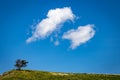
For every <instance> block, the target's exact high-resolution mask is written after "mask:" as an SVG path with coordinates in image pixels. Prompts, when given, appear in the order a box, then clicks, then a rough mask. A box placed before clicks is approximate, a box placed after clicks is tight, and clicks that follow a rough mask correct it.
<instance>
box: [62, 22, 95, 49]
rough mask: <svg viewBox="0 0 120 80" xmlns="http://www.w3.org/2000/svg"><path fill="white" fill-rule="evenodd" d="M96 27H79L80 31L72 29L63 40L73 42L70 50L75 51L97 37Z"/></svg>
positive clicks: (64, 35) (65, 34)
mask: <svg viewBox="0 0 120 80" xmlns="http://www.w3.org/2000/svg"><path fill="white" fill-rule="evenodd" d="M93 27H94V25H90V24H88V25H85V26H79V27H78V29H76V30H75V29H71V30H69V31H67V32H66V33H64V34H63V36H62V38H63V39H68V40H70V41H71V46H70V48H72V49H75V48H76V47H78V46H80V45H81V44H83V43H86V42H87V41H88V40H90V39H91V38H92V37H93V36H94V35H95V30H94V29H93Z"/></svg>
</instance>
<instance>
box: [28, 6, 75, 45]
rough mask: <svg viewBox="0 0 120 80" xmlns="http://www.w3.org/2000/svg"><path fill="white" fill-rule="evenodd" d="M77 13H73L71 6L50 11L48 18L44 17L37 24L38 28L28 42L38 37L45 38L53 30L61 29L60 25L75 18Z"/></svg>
mask: <svg viewBox="0 0 120 80" xmlns="http://www.w3.org/2000/svg"><path fill="white" fill-rule="evenodd" d="M74 18H75V15H74V14H73V13H72V10H71V8H70V7H64V8H56V9H51V10H49V11H48V14H47V18H46V19H43V20H42V21H41V22H39V23H38V24H37V25H36V29H35V31H34V32H33V34H32V36H31V37H29V38H28V39H27V40H26V42H27V43H30V42H33V41H36V40H38V39H44V38H46V37H47V36H49V35H50V34H51V33H52V32H54V31H55V30H57V29H60V27H61V26H60V25H61V24H62V23H64V22H65V21H67V20H72V21H73V20H74Z"/></svg>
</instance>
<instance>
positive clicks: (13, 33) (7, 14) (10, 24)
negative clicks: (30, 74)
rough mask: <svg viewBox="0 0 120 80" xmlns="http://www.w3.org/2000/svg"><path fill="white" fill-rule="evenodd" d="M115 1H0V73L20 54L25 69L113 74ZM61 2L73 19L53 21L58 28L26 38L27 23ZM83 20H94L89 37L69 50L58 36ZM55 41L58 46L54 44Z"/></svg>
mask: <svg viewBox="0 0 120 80" xmlns="http://www.w3.org/2000/svg"><path fill="white" fill-rule="evenodd" d="M119 3H120V1H119V0H97V1H96V0H79V1H78V0H57V1H55V0H36V1H35V0H31V1H30V0H26V1H25V0H1V1H0V34H1V39H0V64H1V65H0V73H3V72H5V71H8V70H11V69H15V67H14V64H15V60H16V59H25V60H27V61H28V62H29V64H28V66H27V67H26V69H33V70H45V71H55V72H77V73H78V72H79V73H112V74H119V73H120V58H119V56H120V31H119V30H120V24H119V21H120V20H119V19H120V6H119ZM64 7H70V8H71V11H72V13H73V14H74V15H75V16H77V18H75V19H74V21H71V20H69V18H68V20H66V21H65V22H64V23H63V24H61V25H59V26H61V29H59V30H56V31H54V32H53V33H51V34H49V36H47V37H45V38H40V39H38V40H36V41H33V42H30V43H26V40H27V39H28V38H29V37H31V36H32V31H34V32H35V30H32V29H31V28H36V25H37V24H39V23H40V22H41V21H42V20H43V19H46V18H47V14H48V12H49V10H51V9H54V10H55V9H56V8H59V9H63V8H64ZM78 17H79V18H78ZM87 24H94V27H92V28H93V29H94V31H95V34H94V36H93V37H92V38H90V39H89V40H88V41H85V42H84V43H83V44H81V45H79V46H77V47H76V48H75V49H72V48H71V47H70V45H71V44H72V43H71V41H70V40H67V39H63V38H62V36H63V35H64V33H66V32H68V31H69V30H71V29H74V30H77V29H78V27H79V26H84V27H85V25H87ZM31 26H33V27H31ZM85 31H86V30H85ZM56 34H57V38H56V37H55V35H56ZM51 37H52V38H53V41H51V40H50V39H51ZM56 40H58V41H59V45H55V44H54V42H55V41H56Z"/></svg>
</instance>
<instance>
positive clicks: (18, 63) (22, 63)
mask: <svg viewBox="0 0 120 80" xmlns="http://www.w3.org/2000/svg"><path fill="white" fill-rule="evenodd" d="M27 63H28V62H27V61H26V60H20V59H18V60H16V64H15V67H16V68H17V69H16V70H21V68H22V67H26V66H27Z"/></svg>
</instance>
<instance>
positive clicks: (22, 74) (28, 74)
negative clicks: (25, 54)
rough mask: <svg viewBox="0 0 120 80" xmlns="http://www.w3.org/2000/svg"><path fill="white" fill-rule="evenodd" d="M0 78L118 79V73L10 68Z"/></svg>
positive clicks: (11, 79)
mask: <svg viewBox="0 0 120 80" xmlns="http://www.w3.org/2000/svg"><path fill="white" fill-rule="evenodd" d="M0 80H120V75H110V74H109V75H108V74H80V73H59V72H45V71H34V70H21V71H17V70H12V71H8V72H5V73H4V74H2V75H1V76H0Z"/></svg>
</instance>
